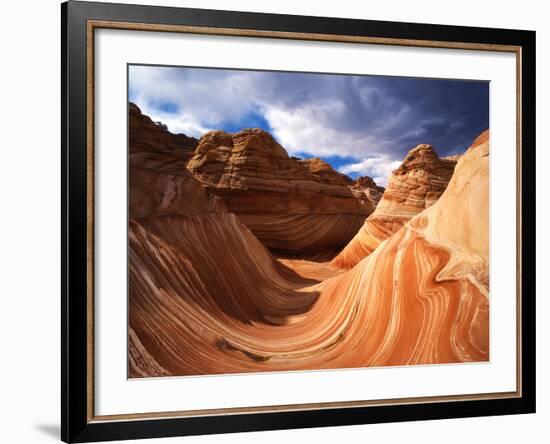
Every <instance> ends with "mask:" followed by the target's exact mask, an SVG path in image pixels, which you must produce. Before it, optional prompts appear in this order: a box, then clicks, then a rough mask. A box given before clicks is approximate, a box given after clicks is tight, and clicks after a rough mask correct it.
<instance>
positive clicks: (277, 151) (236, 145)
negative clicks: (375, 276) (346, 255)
mask: <svg viewBox="0 0 550 444" xmlns="http://www.w3.org/2000/svg"><path fill="white" fill-rule="evenodd" d="M187 167H188V169H189V170H190V171H191V172H192V173H193V175H194V176H195V178H197V180H199V181H200V183H201V184H202V185H203V186H204V187H205V188H207V189H208V190H209V191H210V192H212V193H214V194H216V195H217V196H219V197H220V198H221V199H222V200H223V202H224V203H225V205H226V206H227V208H228V209H229V211H231V212H232V213H235V214H236V215H238V216H239V219H240V221H241V222H242V223H243V224H244V225H246V226H247V227H248V228H249V229H250V230H251V231H252V232H253V233H254V235H255V236H256V237H257V238H258V239H260V241H261V242H262V243H263V244H264V245H265V246H266V247H267V248H268V249H270V250H271V251H272V252H274V253H277V254H278V255H284V256H291V257H292V256H299V257H306V258H313V257H315V258H331V257H334V255H335V254H336V253H337V252H338V251H340V250H341V249H342V248H343V247H344V246H345V245H346V244H347V243H348V242H349V241H350V240H351V239H352V238H353V236H354V235H355V233H357V230H359V228H360V227H361V225H362V224H363V222H364V221H365V218H366V217H367V216H368V215H369V214H371V213H372V212H373V211H374V208H375V207H376V204H377V203H378V200H379V199H380V197H381V191H383V189H382V188H380V187H377V186H376V184H374V182H372V180H371V182H372V183H371V182H367V181H363V182H360V181H357V182H354V181H352V180H351V179H350V178H349V177H347V176H345V175H343V174H340V173H338V172H337V171H335V170H334V169H333V168H332V167H331V166H330V165H329V164H328V163H326V162H324V161H322V160H321V159H318V158H314V159H306V160H301V159H298V158H295V157H290V156H289V155H288V153H287V152H286V151H285V149H284V148H283V147H282V146H281V145H279V144H278V143H277V142H276V141H275V140H274V139H273V137H271V135H270V134H269V133H267V132H265V131H262V130H260V129H247V130H242V131H240V132H238V133H234V134H229V133H225V132H223V131H212V132H209V133H207V134H205V135H204V136H203V137H201V139H200V141H199V144H198V146H197V148H196V149H195V153H194V155H193V157H192V159H191V160H190V161H189V163H188V165H187Z"/></svg>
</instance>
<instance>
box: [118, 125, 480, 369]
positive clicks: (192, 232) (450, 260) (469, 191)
mask: <svg viewBox="0 0 550 444" xmlns="http://www.w3.org/2000/svg"><path fill="white" fill-rule="evenodd" d="M487 137H488V135H487V134H484V135H482V136H481V137H480V138H478V139H477V140H476V141H475V142H474V144H473V145H472V147H470V148H469V150H468V151H467V152H466V153H465V155H464V156H462V157H461V158H460V160H459V161H458V164H457V166H456V170H455V173H454V175H453V177H452V179H451V181H450V182H449V184H448V187H447V188H446V190H445V192H444V193H443V194H442V196H441V197H440V198H439V200H438V201H437V202H436V203H435V204H433V205H432V206H431V207H429V208H427V209H426V210H424V211H423V212H421V213H420V214H418V215H417V216H415V217H413V218H412V219H411V220H409V222H407V223H406V224H405V225H404V226H403V227H401V228H400V229H399V230H397V232H396V233H394V234H393V235H391V236H390V237H389V238H388V239H387V240H386V241H384V242H383V243H382V244H380V245H379V247H378V248H377V249H376V250H375V251H374V252H373V253H372V254H370V255H369V256H367V257H366V258H364V259H363V260H361V261H360V262H359V263H358V264H357V265H356V266H355V267H353V268H352V269H350V270H348V271H344V272H338V271H335V270H334V269H332V270H331V269H329V268H327V267H326V266H324V265H323V264H315V263H312V262H307V261H301V260H295V259H294V260H285V261H276V260H274V259H273V257H272V256H271V255H270V254H269V253H268V252H267V250H266V249H265V248H264V247H263V245H262V244H261V243H260V242H259V241H258V240H257V239H256V238H255V237H254V235H253V234H252V233H251V232H250V231H249V230H247V229H246V227H244V226H243V225H242V224H241V223H240V222H239V221H238V219H237V218H236V217H235V216H234V215H232V214H230V213H227V212H224V211H220V212H219V213H216V214H213V213H210V203H207V204H205V210H204V213H203V214H196V215H193V216H189V217H183V216H155V217H148V218H142V219H140V220H139V221H133V222H131V230H130V338H129V339H130V341H129V342H130V353H129V356H130V358H129V368H130V375H131V376H132V377H140V376H162V375H191V374H193V375H197V374H219V373H235V372H252V371H276V370H277V371H281V370H299V369H321V368H345V367H363V366H386V365H407V364H430V363H450V362H466V361H483V360H487V359H488V358H489V343H488V337H489V325H488V324H489V317H488V309H489V307H488V291H489V278H488V276H489V274H488V273H489V270H488V249H489V244H488V237H489V230H488V228H489V227H488V212H489V208H488V192H489V184H488V171H489V157H488V156H489V143H488V138H487Z"/></svg>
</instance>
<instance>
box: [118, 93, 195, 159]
mask: <svg viewBox="0 0 550 444" xmlns="http://www.w3.org/2000/svg"><path fill="white" fill-rule="evenodd" d="M128 138H129V144H130V150H134V151H136V152H137V151H140V152H153V153H158V152H162V153H165V154H173V155H174V156H176V157H178V158H180V159H181V160H183V161H185V162H187V160H189V158H190V157H191V156H192V154H193V151H194V150H195V148H196V146H197V144H198V140H197V139H195V138H194V137H187V136H186V135H184V134H172V133H170V132H169V131H168V130H167V129H166V127H165V126H164V125H163V124H162V123H160V122H157V123H155V122H153V121H152V120H151V118H150V117H149V116H146V115H145V114H143V113H142V112H141V110H140V109H139V107H138V106H137V105H136V104H134V103H131V102H130V103H129V104H128Z"/></svg>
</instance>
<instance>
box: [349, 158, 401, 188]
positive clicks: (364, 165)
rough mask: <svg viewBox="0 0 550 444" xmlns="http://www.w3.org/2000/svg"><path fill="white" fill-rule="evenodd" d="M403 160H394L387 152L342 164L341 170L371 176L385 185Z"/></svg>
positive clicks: (378, 182)
mask: <svg viewBox="0 0 550 444" xmlns="http://www.w3.org/2000/svg"><path fill="white" fill-rule="evenodd" d="M399 165H401V162H400V161H399V160H393V159H391V158H390V157H389V156H387V155H385V154H381V155H377V156H372V157H368V158H366V159H363V160H361V161H360V162H357V163H350V164H348V165H344V166H342V167H341V168H340V169H339V171H340V172H341V173H344V174H351V173H357V174H359V175H360V176H370V177H372V178H373V179H374V181H375V182H376V183H377V184H378V185H381V186H383V187H385V186H386V185H387V184H388V179H389V178H390V176H391V173H392V171H394V170H396V169H397V168H399Z"/></svg>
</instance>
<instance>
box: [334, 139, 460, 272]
mask: <svg viewBox="0 0 550 444" xmlns="http://www.w3.org/2000/svg"><path fill="white" fill-rule="evenodd" d="M455 165H456V160H454V159H448V158H441V159H440V158H439V157H438V156H437V154H436V152H435V151H434V150H433V148H432V146H431V145H418V146H416V147H415V148H413V149H412V150H410V151H409V153H408V154H407V156H406V157H405V159H404V160H403V162H402V164H401V165H400V166H399V168H398V169H397V170H395V171H394V172H393V173H392V175H391V177H390V180H389V181H388V186H387V188H386V190H385V191H384V194H383V196H382V199H381V200H380V202H379V203H378V206H377V207H376V210H375V211H374V212H373V213H372V214H371V215H370V216H369V217H368V218H367V219H366V221H365V223H364V224H363V225H362V227H361V228H360V229H359V230H358V232H357V234H356V235H355V236H354V238H353V239H352V240H351V241H350V243H349V244H348V245H347V246H346V247H345V248H344V249H343V250H342V251H341V252H340V253H339V254H338V255H337V256H336V257H335V258H334V259H333V260H332V262H331V265H332V266H334V267H337V268H343V269H350V268H352V267H354V266H355V265H356V264H357V263H358V262H359V261H360V260H361V259H363V258H365V257H366V256H368V255H369V254H371V253H372V252H373V251H374V250H375V249H376V247H378V245H380V243H381V242H382V241H383V240H385V239H387V238H388V237H389V236H390V235H392V234H393V233H395V232H396V231H397V230H398V229H399V228H401V227H402V226H403V225H404V224H405V223H406V222H408V221H409V220H411V219H412V218H413V217H414V216H416V215H417V214H419V213H421V212H422V211H424V210H425V209H426V208H428V207H430V206H431V205H433V204H434V203H435V202H436V201H437V199H439V197H440V196H441V195H442V194H443V192H444V191H445V188H446V187H447V184H448V183H449V180H450V179H451V176H452V175H453V171H454V168H455Z"/></svg>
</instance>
